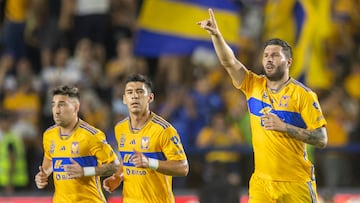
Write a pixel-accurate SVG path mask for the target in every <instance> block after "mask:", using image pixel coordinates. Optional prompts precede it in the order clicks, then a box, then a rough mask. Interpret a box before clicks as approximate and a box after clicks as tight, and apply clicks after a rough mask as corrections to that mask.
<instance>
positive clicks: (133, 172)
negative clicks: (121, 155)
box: [125, 168, 146, 176]
mask: <svg viewBox="0 0 360 203" xmlns="http://www.w3.org/2000/svg"><path fill="white" fill-rule="evenodd" d="M125 171H126V174H127V175H140V176H144V175H146V170H144V169H130V168H126V170H125Z"/></svg>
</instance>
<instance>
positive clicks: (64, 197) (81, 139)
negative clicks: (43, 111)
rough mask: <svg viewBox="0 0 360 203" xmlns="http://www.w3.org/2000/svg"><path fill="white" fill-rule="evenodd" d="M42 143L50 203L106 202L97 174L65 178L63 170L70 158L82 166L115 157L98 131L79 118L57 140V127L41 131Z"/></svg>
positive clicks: (107, 161) (58, 132)
mask: <svg viewBox="0 0 360 203" xmlns="http://www.w3.org/2000/svg"><path fill="white" fill-rule="evenodd" d="M43 146H44V154H45V157H46V158H47V159H49V160H52V168H53V179H54V186H55V193H54V198H53V202H54V203H62V202H64V203H68V202H98V203H100V202H102V203H104V202H106V200H105V197H104V195H103V192H102V188H101V182H100V177H99V176H91V177H90V176H89V177H81V178H77V179H68V178H67V175H66V173H65V171H64V166H65V165H67V164H71V161H70V158H72V159H73V160H75V161H76V162H78V163H79V164H80V165H81V166H82V167H87V166H97V165H101V164H105V163H110V162H113V161H114V160H115V159H117V157H116V154H115V153H114V151H113V150H112V148H111V147H110V145H108V144H107V142H106V139H105V134H104V133H103V132H102V131H100V130H99V129H97V128H95V127H93V126H91V125H89V124H88V123H86V122H84V121H82V120H80V121H79V123H78V125H77V127H76V128H75V129H74V131H73V133H72V134H71V135H70V136H68V137H67V139H61V135H60V128H59V127H58V126H57V125H53V126H51V127H50V128H48V129H47V130H46V131H45V132H44V136H43Z"/></svg>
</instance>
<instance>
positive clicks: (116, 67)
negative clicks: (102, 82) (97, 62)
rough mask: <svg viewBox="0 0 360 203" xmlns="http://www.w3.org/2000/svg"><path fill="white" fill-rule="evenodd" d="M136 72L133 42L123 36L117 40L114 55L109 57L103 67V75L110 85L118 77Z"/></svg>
mask: <svg viewBox="0 0 360 203" xmlns="http://www.w3.org/2000/svg"><path fill="white" fill-rule="evenodd" d="M134 72H136V59H135V57H134V55H133V42H132V40H131V38H128V37H123V38H120V39H118V40H117V43H116V56H115V57H114V58H112V59H110V60H109V61H108V62H107V64H106V68H105V75H106V78H107V79H108V81H106V82H107V83H109V84H110V86H113V85H114V83H115V80H116V79H117V78H119V77H126V76H127V75H129V74H131V73H134Z"/></svg>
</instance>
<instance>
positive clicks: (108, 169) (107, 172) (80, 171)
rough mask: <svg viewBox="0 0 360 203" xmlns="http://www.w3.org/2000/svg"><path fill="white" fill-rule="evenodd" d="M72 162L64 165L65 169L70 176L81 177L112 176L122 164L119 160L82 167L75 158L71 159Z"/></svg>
mask: <svg viewBox="0 0 360 203" xmlns="http://www.w3.org/2000/svg"><path fill="white" fill-rule="evenodd" d="M70 161H71V164H68V165H66V166H64V170H65V172H66V173H67V175H68V177H69V178H79V177H83V176H111V175H112V174H113V173H115V172H116V171H117V168H118V167H119V165H120V162H119V160H117V159H116V160H115V161H114V162H111V163H107V164H102V165H98V166H92V167H81V166H80V164H79V163H77V162H76V161H75V160H73V159H70Z"/></svg>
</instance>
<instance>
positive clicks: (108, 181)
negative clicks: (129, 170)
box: [103, 173, 124, 193]
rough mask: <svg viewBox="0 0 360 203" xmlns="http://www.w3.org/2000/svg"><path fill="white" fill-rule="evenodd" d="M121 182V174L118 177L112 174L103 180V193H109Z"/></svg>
mask: <svg viewBox="0 0 360 203" xmlns="http://www.w3.org/2000/svg"><path fill="white" fill-rule="evenodd" d="M123 180H124V174H123V173H121V174H120V175H116V174H113V175H112V176H110V177H107V178H105V179H104V181H103V188H104V190H105V191H108V192H109V193H111V192H113V191H114V190H115V189H116V188H118V187H119V186H120V184H121V182H122V181H123Z"/></svg>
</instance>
